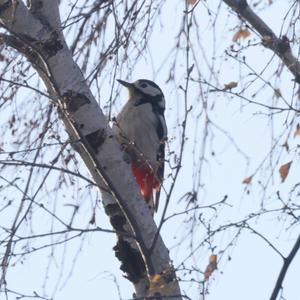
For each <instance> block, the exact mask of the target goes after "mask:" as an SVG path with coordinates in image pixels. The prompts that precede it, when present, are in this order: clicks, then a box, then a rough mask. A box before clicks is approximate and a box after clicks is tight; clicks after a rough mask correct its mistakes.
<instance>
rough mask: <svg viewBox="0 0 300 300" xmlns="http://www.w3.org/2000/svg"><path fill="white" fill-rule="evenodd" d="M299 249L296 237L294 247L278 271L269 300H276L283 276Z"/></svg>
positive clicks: (299, 241) (299, 240) (298, 241)
mask: <svg viewBox="0 0 300 300" xmlns="http://www.w3.org/2000/svg"><path fill="white" fill-rule="evenodd" d="M299 248H300V235H299V236H298V239H297V241H296V243H295V245H294V247H293V248H292V251H291V252H290V254H289V255H288V256H287V257H286V258H285V259H284V260H283V266H282V268H281V270H280V273H279V276H278V278H277V281H276V284H275V287H274V290H273V292H272V295H271V297H270V300H276V299H277V296H278V293H279V291H280V290H281V289H282V282H283V280H284V278H285V275H286V273H287V270H288V268H289V266H290V264H291V262H292V261H293V259H294V257H295V255H296V254H297V252H298V250H299Z"/></svg>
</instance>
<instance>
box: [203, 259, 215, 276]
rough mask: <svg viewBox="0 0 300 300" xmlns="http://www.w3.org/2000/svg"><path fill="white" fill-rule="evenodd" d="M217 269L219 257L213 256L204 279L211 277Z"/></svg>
mask: <svg viewBox="0 0 300 300" xmlns="http://www.w3.org/2000/svg"><path fill="white" fill-rule="evenodd" d="M216 268H217V255H215V254H212V255H211V256H210V257H209V262H208V265H207V267H206V270H205V272H204V279H205V280H207V279H208V278H209V277H210V276H211V274H212V273H213V271H214V270H216Z"/></svg>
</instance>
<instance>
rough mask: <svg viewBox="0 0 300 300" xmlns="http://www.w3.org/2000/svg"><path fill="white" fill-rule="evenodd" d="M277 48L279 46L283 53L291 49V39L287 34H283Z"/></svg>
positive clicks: (280, 51)
mask: <svg viewBox="0 0 300 300" xmlns="http://www.w3.org/2000/svg"><path fill="white" fill-rule="evenodd" d="M277 48H278V51H279V53H280V54H282V55H283V54H284V53H285V52H286V51H288V50H291V47H290V43H289V40H288V38H287V37H286V36H285V35H284V36H282V38H281V39H280V40H279V42H278V45H277Z"/></svg>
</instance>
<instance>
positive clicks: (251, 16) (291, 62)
mask: <svg viewBox="0 0 300 300" xmlns="http://www.w3.org/2000/svg"><path fill="white" fill-rule="evenodd" d="M223 2H225V3H226V4H227V5H228V6H230V7H231V8H232V9H233V10H234V11H236V13H237V14H238V15H239V16H240V17H242V18H243V19H244V20H245V21H247V22H248V23H249V24H250V25H251V26H252V27H253V28H254V29H255V30H256V31H257V32H258V33H259V35H260V36H261V38H262V44H263V45H264V46H265V47H266V48H269V49H271V50H272V51H273V52H274V53H275V54H277V55H278V56H279V57H280V59H281V60H282V62H283V63H284V64H285V65H286V67H288V69H289V70H290V72H291V73H292V74H293V75H294V76H295V81H296V82H297V83H300V62H299V61H298V59H297V58H296V57H295V56H294V55H293V53H292V50H291V47H290V44H289V40H288V38H287V37H286V36H282V37H280V38H278V37H277V36H276V34H275V33H274V32H273V31H272V29H271V28H270V27H269V26H268V25H267V24H266V23H265V22H264V21H263V20H262V19H261V18H260V17H259V16H258V15H257V14H255V13H254V11H253V10H252V9H251V8H250V7H249V5H248V3H247V1H246V0H223Z"/></svg>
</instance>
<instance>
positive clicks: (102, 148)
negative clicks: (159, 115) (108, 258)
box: [0, 0, 182, 299]
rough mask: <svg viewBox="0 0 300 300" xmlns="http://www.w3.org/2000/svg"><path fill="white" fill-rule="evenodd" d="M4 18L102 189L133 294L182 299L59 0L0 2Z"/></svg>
mask: <svg viewBox="0 0 300 300" xmlns="http://www.w3.org/2000/svg"><path fill="white" fill-rule="evenodd" d="M0 20H1V26H2V27H3V28H4V29H6V33H5V34H1V41H2V43H5V44H6V45H7V46H9V47H13V48H14V49H16V50H17V51H19V52H20V53H21V54H22V55H24V56H25V57H26V58H27V59H28V61H29V62H30V63H31V64H32V66H33V67H34V68H35V70H36V71H37V72H38V74H39V76H40V78H41V79H42V80H43V82H44V84H45V86H46V88H47V91H48V93H49V101H52V103H53V104H54V105H55V107H56V108H57V110H58V111H59V113H60V116H61V120H62V121H63V123H64V125H65V127H66V131H67V133H68V134H69V136H70V138H71V140H72V141H73V146H74V147H75V149H76V150H77V151H78V153H79V154H80V156H81V158H82V160H83V161H84V163H85V164H86V166H87V168H88V169H89V171H90V173H91V175H92V176H93V178H94V181H95V183H96V184H97V186H98V187H99V188H100V190H101V192H102V198H103V203H104V206H105V210H106V213H107V214H108V216H109V218H110V222H111V224H112V226H113V227H114V229H115V231H116V234H117V237H118V243H117V245H116V246H115V252H116V256H117V257H118V258H119V260H120V261H121V269H122V270H123V271H124V272H126V274H127V276H128V278H129V280H130V281H131V282H132V283H133V284H134V287H135V291H136V297H137V298H142V299H145V298H146V297H150V298H151V299H158V298H159V299H167V298H168V299H169V298H172V299H182V296H181V293H180V288H179V285H178V281H177V279H176V276H175V271H174V270H173V267H172V264H171V261H170V257H169V253H168V249H167V248H166V246H165V245H164V243H163V241H162V239H161V237H160V236H159V234H157V227H156V225H155V223H154V221H153V218H152V216H151V214H150V211H149V209H148V208H147V206H146V204H145V201H144V200H143V199H142V197H141V195H140V193H139V190H138V187H137V185H136V182H135V180H134V178H133V176H132V174H131V172H130V168H129V166H128V164H127V163H126V162H125V161H124V160H123V158H122V157H123V156H122V153H121V150H120V147H119V145H118V144H117V142H116V140H115V138H114V136H113V132H112V130H111V128H110V127H109V125H108V122H107V119H106V118H105V116H104V114H103V113H102V111H101V109H100V107H99V106H98V104H97V102H96V100H95V98H94V97H93V95H92V93H91V91H90V89H89V87H88V86H87V84H86V81H85V79H84V77H83V75H82V73H81V71H80V69H79V67H78V66H77V65H76V63H75V62H74V60H73V58H72V53H71V51H70V50H69V48H68V46H67V45H66V42H65V39H64V35H63V32H62V25H61V21H60V17H59V1H58V0H31V1H29V4H28V7H27V6H26V5H25V4H24V3H23V2H22V1H17V0H15V1H9V0H1V1H0ZM3 274H5V272H4V273H3ZM4 277H5V275H4ZM3 280H5V278H2V281H3ZM162 287H163V288H162Z"/></svg>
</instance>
